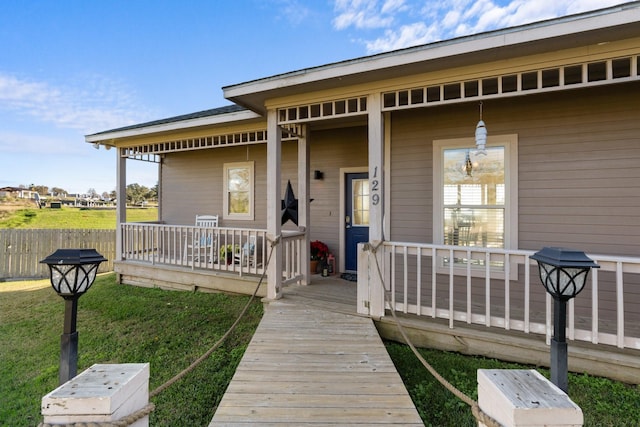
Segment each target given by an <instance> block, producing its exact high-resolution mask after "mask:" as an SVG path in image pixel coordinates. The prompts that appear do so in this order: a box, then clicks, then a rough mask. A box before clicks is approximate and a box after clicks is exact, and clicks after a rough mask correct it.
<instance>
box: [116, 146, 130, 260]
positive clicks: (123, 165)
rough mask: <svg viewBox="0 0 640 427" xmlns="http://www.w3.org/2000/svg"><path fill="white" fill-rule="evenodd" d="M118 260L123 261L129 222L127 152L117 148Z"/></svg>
mask: <svg viewBox="0 0 640 427" xmlns="http://www.w3.org/2000/svg"><path fill="white" fill-rule="evenodd" d="M115 151H116V156H117V158H116V259H115V260H114V261H120V260H122V237H123V236H122V226H121V224H123V223H125V222H127V158H126V157H124V152H125V150H124V149H123V148H116V150H115Z"/></svg>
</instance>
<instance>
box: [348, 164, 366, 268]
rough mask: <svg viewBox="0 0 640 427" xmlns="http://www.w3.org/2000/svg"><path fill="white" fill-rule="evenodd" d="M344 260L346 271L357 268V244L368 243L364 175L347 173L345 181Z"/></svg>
mask: <svg viewBox="0 0 640 427" xmlns="http://www.w3.org/2000/svg"><path fill="white" fill-rule="evenodd" d="M345 186H346V188H345V191H344V194H345V196H346V200H345V212H346V218H345V221H344V223H345V245H344V246H345V260H344V267H345V270H346V271H351V272H354V271H356V270H357V268H358V257H357V249H358V243H361V242H368V241H369V179H368V174H367V173H366V172H365V173H348V174H347V175H346V179H345Z"/></svg>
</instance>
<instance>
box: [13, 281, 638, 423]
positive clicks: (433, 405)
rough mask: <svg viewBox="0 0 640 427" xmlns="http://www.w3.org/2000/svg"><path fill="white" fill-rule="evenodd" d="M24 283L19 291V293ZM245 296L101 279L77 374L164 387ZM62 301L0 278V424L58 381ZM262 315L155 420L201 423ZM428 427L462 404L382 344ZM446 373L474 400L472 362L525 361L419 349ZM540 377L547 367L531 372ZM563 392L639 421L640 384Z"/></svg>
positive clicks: (601, 415) (589, 409)
mask: <svg viewBox="0 0 640 427" xmlns="http://www.w3.org/2000/svg"><path fill="white" fill-rule="evenodd" d="M23 289H27V290H23ZM247 299H248V297H242V296H228V295H223V294H206V293H190V292H172V291H162V290H158V289H147V288H138V287H132V286H121V285H117V284H116V283H115V277H114V275H113V274H109V275H104V276H100V277H99V278H98V279H97V280H96V283H95V284H94V286H93V287H92V288H91V290H90V291H89V292H88V293H87V294H86V295H84V296H82V297H81V298H80V300H79V304H78V306H79V311H78V331H79V336H80V338H79V356H80V359H79V366H78V371H79V372H81V371H82V370H84V369H86V368H87V367H89V366H91V365H92V364H94V363H133V362H136V363H139V362H149V363H150V364H151V379H150V389H151V390H153V389H155V388H156V387H158V386H159V385H161V384H163V383H164V382H165V381H167V380H168V379H169V378H171V377H173V375H175V374H176V373H177V372H179V371H181V370H182V369H184V368H185V367H186V366H188V365H189V364H190V363H191V362H192V361H193V360H195V359H196V358H197V357H198V356H200V355H201V354H202V353H204V352H205V351H206V350H207V349H208V348H209V347H210V346H211V345H212V344H213V343H214V342H215V341H217V339H218V338H219V337H220V336H221V335H222V334H223V333H224V332H225V331H226V329H227V328H228V327H229V326H230V325H231V323H232V322H233V321H234V320H235V317H236V315H237V313H239V312H240V310H241V309H242V307H243V306H244V304H245V303H246V301H247ZM63 307H64V305H63V301H62V299H61V298H60V297H58V296H57V295H56V294H55V293H54V292H53V291H52V290H51V288H50V286H49V285H48V281H46V280H43V281H32V282H8V283H0V336H2V337H3V345H2V346H1V347H0V360H1V361H2V374H3V375H0V396H2V397H3V402H2V405H0V425H10V426H17V427H20V426H33V425H36V424H37V423H38V421H39V420H40V419H41V417H40V399H41V398H42V396H44V395H45V394H46V393H48V392H49V391H51V390H53V389H54V388H56V387H57V378H58V362H59V360H58V358H59V342H60V333H61V332H62V318H63V314H64V313H63V311H64V309H63ZM261 315H262V306H261V304H260V303H259V302H255V303H254V304H253V306H252V307H251V309H250V310H249V314H248V317H247V318H246V319H245V320H244V321H242V322H241V324H240V326H239V328H238V329H237V330H236V332H235V333H234V334H233V335H232V336H231V337H230V339H229V341H228V342H226V343H225V344H224V345H223V346H222V347H221V348H220V349H218V350H217V351H216V352H214V354H213V355H212V356H211V358H209V359H208V360H207V361H205V362H204V363H203V364H202V365H200V366H199V367H198V368H196V370H195V371H193V372H192V373H190V374H189V375H187V377H185V378H184V379H182V380H181V381H179V382H178V383H176V384H174V385H172V386H171V387H170V388H169V389H167V390H166V391H164V392H163V393H161V394H160V395H158V396H157V397H156V398H154V399H153V402H154V403H155V404H156V406H157V409H156V411H155V412H154V413H153V414H152V415H151V425H153V426H198V425H207V424H208V423H209V421H210V420H211V418H212V417H213V413H214V411H215V407H216V405H217V403H218V402H219V400H220V399H221V397H222V395H223V393H224V390H225V389H226V386H227V384H228V383H229V381H230V380H231V377H232V376H233V373H234V371H235V368H236V366H237V364H238V363H239V361H240V358H241V357H242V354H243V353H244V351H245V349H246V346H247V345H248V342H249V340H250V338H251V336H252V335H253V332H254V331H255V328H256V326H257V323H258V322H259V319H260V317H261ZM386 347H387V351H388V352H389V354H390V355H391V357H392V359H393V361H394V363H395V364H396V367H397V369H398V371H399V373H400V375H401V376H402V379H403V381H404V382H405V385H406V387H407V389H408V390H409V393H410V395H411V397H412V399H413V401H414V403H415V404H416V407H417V408H418V411H419V413H420V415H421V417H422V418H423V421H424V423H425V425H427V426H441V427H447V426H451V427H453V426H455V427H462V426H475V425H476V424H475V422H474V420H473V417H472V415H471V411H470V410H469V408H468V407H467V406H466V405H465V404H464V403H462V402H461V401H459V400H458V399H457V398H456V397H454V396H453V395H452V394H451V393H449V392H448V391H447V390H446V389H445V388H444V387H443V386H442V385H440V384H439V383H438V382H437V381H436V380H435V379H434V378H433V377H431V375H430V374H429V373H428V372H427V371H426V370H425V369H424V368H423V367H422V365H421V364H420V362H419V361H418V360H417V359H416V358H415V357H414V355H413V354H412V353H411V351H410V350H409V348H408V347H407V346H404V345H400V344H398V343H393V342H387V343H386ZM421 352H422V354H423V356H424V357H425V358H426V360H428V361H429V362H430V363H431V364H432V365H433V366H434V367H435V369H436V370H437V371H438V372H440V373H441V374H442V375H443V376H444V377H445V378H447V380H449V381H450V382H452V383H453V384H454V385H455V386H456V387H458V388H459V389H460V390H462V391H463V392H464V393H465V394H467V395H469V396H471V397H472V398H473V399H477V390H476V388H477V386H476V370H477V369H481V368H482V369H494V368H498V369H512V368H518V369H522V368H526V369H529V368H531V367H529V366H523V365H518V364H512V363H505V362H501V361H498V360H495V359H487V358H482V357H469V356H463V355H460V354H457V353H450V352H443V351H436V350H427V349H422V350H421ZM539 371H540V372H541V373H542V374H543V375H546V376H547V377H548V371H547V370H544V369H539ZM569 395H570V397H571V398H572V399H573V400H574V401H575V402H576V403H577V404H578V405H579V406H580V407H581V408H582V410H583V412H584V416H585V424H584V425H585V426H587V427H589V426H592V427H595V426H598V427H601V426H603V427H604V426H637V425H638V420H639V419H640V387H639V386H632V385H628V384H623V383H620V382H616V381H612V380H608V379H604V378H597V377H592V376H589V375H578V374H569Z"/></svg>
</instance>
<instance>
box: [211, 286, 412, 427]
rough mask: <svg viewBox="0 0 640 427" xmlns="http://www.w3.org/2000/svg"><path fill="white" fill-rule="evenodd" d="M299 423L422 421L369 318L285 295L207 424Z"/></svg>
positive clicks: (267, 311) (394, 423)
mask: <svg viewBox="0 0 640 427" xmlns="http://www.w3.org/2000/svg"><path fill="white" fill-rule="evenodd" d="M347 286H348V285H345V288H346V287H347ZM294 425H295V426H310V425H313V426H315V427H318V426H357V425H376V426H397V425H402V426H423V423H422V421H421V419H420V416H419V415H418V412H417V410H416V408H415V406H414V405H413V403H412V401H411V398H410V397H409V394H408V392H407V390H406V388H405V387H404V384H403V383H402V380H401V378H400V376H399V374H398V373H397V371H396V369H395V367H394V365H393V362H392V361H391V358H390V357H389V355H388V354H387V351H386V349H385V347H384V345H383V343H382V340H381V339H380V337H379V335H378V332H377V330H376V328H375V326H374V324H373V322H372V320H371V319H368V318H364V317H358V316H354V315H349V314H345V313H339V312H336V311H331V310H327V309H323V308H321V307H314V306H312V305H309V304H306V303H305V300H304V299H299V298H295V297H293V296H292V297H289V298H287V296H286V294H285V298H283V299H281V300H279V301H275V302H272V303H270V304H268V305H267V306H266V307H265V313H264V316H263V318H262V320H261V322H260V325H259V326H258V328H257V330H256V333H255V335H254V336H253V339H252V340H251V342H250V344H249V346H248V348H247V351H246V352H245V354H244V356H243V358H242V361H241V362H240V364H239V366H238V369H237V370H236V373H235V375H234V377H233V379H232V381H231V383H230V384H229V387H228V389H227V391H226V393H225V395H224V396H223V398H222V400H221V402H220V405H219V406H218V408H217V410H216V413H215V415H214V417H213V419H212V420H211V424H209V427H213V426H233V427H237V426H267V427H268V426H294Z"/></svg>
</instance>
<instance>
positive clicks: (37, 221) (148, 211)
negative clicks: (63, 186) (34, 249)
mask: <svg viewBox="0 0 640 427" xmlns="http://www.w3.org/2000/svg"><path fill="white" fill-rule="evenodd" d="M157 219H158V209H157V208H129V209H127V221H128V222H139V221H156V220H157ZM0 228H60V229H70V228H74V229H75V228H86V229H115V228H116V211H115V209H90V208H72V207H63V208H62V209H50V208H42V209H35V208H28V209H19V210H16V211H14V212H12V213H11V214H9V215H6V217H4V218H1V219H0Z"/></svg>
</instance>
